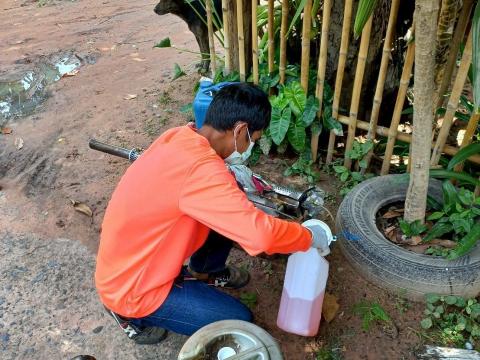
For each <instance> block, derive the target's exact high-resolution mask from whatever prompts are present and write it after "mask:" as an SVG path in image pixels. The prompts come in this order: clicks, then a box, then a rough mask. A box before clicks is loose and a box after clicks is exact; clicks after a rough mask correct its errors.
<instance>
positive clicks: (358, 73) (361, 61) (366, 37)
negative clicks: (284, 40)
mask: <svg viewBox="0 0 480 360" xmlns="http://www.w3.org/2000/svg"><path fill="white" fill-rule="evenodd" d="M372 22H373V15H371V16H370V18H369V19H368V21H367V23H366V24H365V27H364V28H363V30H362V38H361V40H360V50H359V51H358V59H357V68H356V70H355V80H354V81H353V92H352V102H351V103H350V123H349V124H348V135H347V143H346V145H345V160H344V162H343V165H344V166H345V167H346V168H347V169H350V167H351V165H352V160H351V159H350V158H349V157H348V156H346V154H347V152H348V151H350V150H352V147H353V141H354V140H355V130H356V128H357V116H358V107H359V104H360V92H361V90H362V83H363V74H364V72H365V65H366V62H367V61H366V60H367V54H368V45H369V43H370V33H371V31H372Z"/></svg>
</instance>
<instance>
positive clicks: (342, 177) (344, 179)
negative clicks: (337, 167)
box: [340, 172, 350, 182]
mask: <svg viewBox="0 0 480 360" xmlns="http://www.w3.org/2000/svg"><path fill="white" fill-rule="evenodd" d="M349 175H350V174H349V173H348V172H344V173H342V174H341V175H340V181H342V182H345V181H347V180H348V176H349Z"/></svg>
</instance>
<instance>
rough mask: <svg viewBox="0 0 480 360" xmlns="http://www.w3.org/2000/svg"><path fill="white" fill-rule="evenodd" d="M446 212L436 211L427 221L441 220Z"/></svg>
mask: <svg viewBox="0 0 480 360" xmlns="http://www.w3.org/2000/svg"><path fill="white" fill-rule="evenodd" d="M444 215H445V214H444V212H443V211H435V212H434V213H433V214H432V215H430V216H429V217H428V218H427V220H438V219H440V218H441V217H442V216H444Z"/></svg>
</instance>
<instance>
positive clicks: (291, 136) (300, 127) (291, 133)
mask: <svg viewBox="0 0 480 360" xmlns="http://www.w3.org/2000/svg"><path fill="white" fill-rule="evenodd" d="M287 138H288V141H289V142H290V145H292V147H293V149H294V150H295V151H296V152H298V153H301V152H303V150H305V141H306V138H307V134H306V132H305V125H304V124H303V122H302V121H301V120H299V119H297V121H295V122H293V121H291V122H290V127H289V128H288V132H287Z"/></svg>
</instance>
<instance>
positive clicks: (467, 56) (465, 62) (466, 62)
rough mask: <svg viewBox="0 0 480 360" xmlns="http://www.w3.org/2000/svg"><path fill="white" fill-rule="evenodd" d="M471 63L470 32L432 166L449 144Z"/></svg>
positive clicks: (431, 162) (434, 150)
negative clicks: (448, 140)
mask: <svg viewBox="0 0 480 360" xmlns="http://www.w3.org/2000/svg"><path fill="white" fill-rule="evenodd" d="M471 62H472V31H470V33H469V34H468V39H467V44H466V45H465V49H464V50H463V55H462V60H461V61H460V68H459V69H458V73H457V77H456V78H455V82H454V84H453V88H452V93H451V95H450V98H449V99H448V105H447V112H446V113H445V116H444V117H443V122H442V127H441V128H440V132H439V133H438V137H437V141H436V143H435V147H434V148H433V153H432V157H431V159H430V164H431V165H437V164H438V162H439V161H440V156H441V155H442V149H443V147H444V145H445V143H446V142H447V137H448V133H449V132H450V127H451V126H452V122H453V117H454V116H455V111H456V110H457V108H458V102H459V100H460V95H462V90H463V86H464V85H465V80H466V79H467V75H468V69H469V68H470V64H471Z"/></svg>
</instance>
